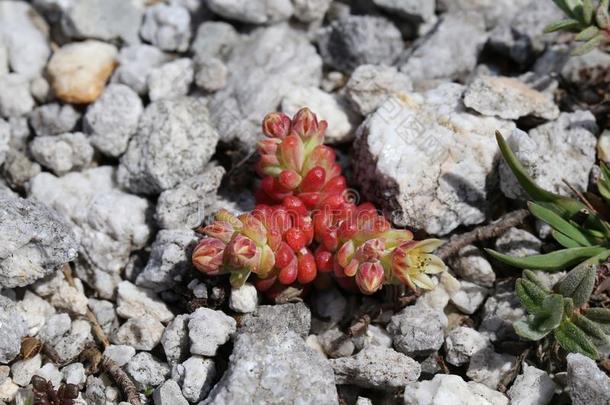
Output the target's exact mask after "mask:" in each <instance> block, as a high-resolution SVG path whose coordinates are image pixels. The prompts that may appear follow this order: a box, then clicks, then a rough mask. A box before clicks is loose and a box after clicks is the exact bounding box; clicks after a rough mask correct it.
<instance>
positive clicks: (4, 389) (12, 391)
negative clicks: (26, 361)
mask: <svg viewBox="0 0 610 405" xmlns="http://www.w3.org/2000/svg"><path fill="white" fill-rule="evenodd" d="M18 391H19V386H18V385H17V384H15V383H14V382H13V380H11V379H10V378H7V379H6V380H4V382H2V383H0V401H6V402H7V403H9V402H11V401H12V400H13V399H15V396H16V395H17V392H18Z"/></svg>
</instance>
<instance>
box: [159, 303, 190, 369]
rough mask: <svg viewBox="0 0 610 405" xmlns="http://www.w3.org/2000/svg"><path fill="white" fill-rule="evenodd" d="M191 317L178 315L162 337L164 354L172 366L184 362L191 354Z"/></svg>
mask: <svg viewBox="0 0 610 405" xmlns="http://www.w3.org/2000/svg"><path fill="white" fill-rule="evenodd" d="M189 318H190V315H188V314H181V315H177V316H176V317H175V318H174V319H173V320H172V321H171V322H170V323H169V324H168V325H167V328H165V331H164V332H163V336H161V345H163V352H164V353H165V357H166V358H167V361H168V362H169V364H170V365H174V364H177V363H180V362H181V361H183V360H184V359H185V358H186V356H187V355H188V353H189V335H188V333H189V332H188V321H189Z"/></svg>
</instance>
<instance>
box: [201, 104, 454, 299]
mask: <svg viewBox="0 0 610 405" xmlns="http://www.w3.org/2000/svg"><path fill="white" fill-rule="evenodd" d="M326 126H327V124H326V122H325V121H318V119H317V118H316V116H315V114H313V113H312V112H311V111H310V110H309V109H307V108H304V109H302V110H300V111H299V112H297V114H296V115H295V116H294V118H293V119H290V118H289V117H288V116H286V115H284V114H281V113H272V114H268V115H267V116H266V117H265V119H264V121H263V132H264V134H265V135H266V136H267V137H268V138H267V139H265V140H262V141H261V142H260V143H259V147H258V151H259V154H260V160H259V161H258V164H257V171H258V172H259V174H260V175H261V176H262V177H263V179H262V181H261V186H260V189H259V190H258V192H257V194H256V197H257V201H258V203H259V204H258V205H257V206H256V207H255V209H254V210H253V211H252V212H250V213H246V214H242V215H239V216H234V215H232V214H230V213H229V212H228V211H226V210H220V211H218V213H217V214H216V218H215V221H214V222H212V223H211V224H209V225H207V226H205V227H203V228H201V230H200V231H201V233H203V234H205V235H206V236H207V237H205V238H203V239H202V240H201V241H200V242H199V243H198V245H197V246H196V247H195V249H194V250H193V256H192V260H193V264H194V265H195V267H196V268H197V269H198V270H199V271H200V272H202V273H204V274H206V275H208V276H216V275H222V274H229V275H230V282H231V284H232V285H233V286H234V287H239V286H241V285H243V283H245V281H246V280H247V279H248V278H250V277H251V276H252V279H253V281H254V282H255V285H256V287H257V288H258V289H259V290H260V291H263V292H273V291H277V290H278V288H279V289H281V288H286V287H288V286H291V285H295V284H296V285H299V286H305V285H307V284H310V283H312V282H313V281H315V280H316V278H317V276H318V275H319V274H320V273H327V274H328V275H334V276H335V279H336V280H337V282H338V283H339V284H340V285H342V286H343V287H345V288H351V289H353V288H357V289H359V290H360V291H361V292H362V293H364V294H373V293H374V292H376V291H378V290H379V289H380V288H381V286H382V285H383V284H406V285H408V286H409V287H411V288H413V289H416V288H426V289H430V288H433V287H434V283H433V282H432V280H431V279H430V278H429V277H428V276H427V274H434V273H439V272H442V271H444V270H445V265H444V264H443V262H442V261H441V260H440V259H439V258H437V257H436V256H434V255H432V252H433V250H434V249H435V248H436V247H438V246H439V244H440V241H436V240H425V241H421V242H417V241H414V240H413V234H412V233H411V232H410V231H408V230H399V229H393V228H392V227H391V225H390V223H389V222H388V221H387V219H386V218H385V217H383V215H380V214H379V213H378V212H377V210H376V209H375V207H374V206H373V205H372V204H370V203H365V204H361V205H358V206H357V205H356V204H354V203H353V202H351V201H349V200H348V199H347V198H346V193H345V191H346V184H345V178H344V177H343V176H342V175H341V167H340V166H339V165H338V164H337V162H336V161H335V153H334V151H333V150H332V149H331V148H330V147H328V146H326V145H324V144H323V141H324V132H325V130H326Z"/></svg>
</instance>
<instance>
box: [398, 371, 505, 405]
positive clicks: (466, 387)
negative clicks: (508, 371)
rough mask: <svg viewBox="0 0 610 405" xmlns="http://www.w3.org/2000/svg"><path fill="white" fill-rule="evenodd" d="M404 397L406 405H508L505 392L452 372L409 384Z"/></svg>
mask: <svg viewBox="0 0 610 405" xmlns="http://www.w3.org/2000/svg"><path fill="white" fill-rule="evenodd" d="M404 399H405V402H404V403H405V405H445V404H455V405H458V404H459V405H470V404H472V405H474V404H476V405H508V398H506V397H505V396H504V395H503V394H501V393H499V392H497V391H493V390H490V389H489V388H487V387H485V386H483V385H481V384H477V383H473V382H472V381H471V382H469V383H468V384H467V383H466V382H464V380H463V379H462V377H460V376H457V375H450V374H437V375H435V376H434V378H433V379H432V380H430V381H421V382H415V383H411V384H409V385H407V386H406V388H405V392H404Z"/></svg>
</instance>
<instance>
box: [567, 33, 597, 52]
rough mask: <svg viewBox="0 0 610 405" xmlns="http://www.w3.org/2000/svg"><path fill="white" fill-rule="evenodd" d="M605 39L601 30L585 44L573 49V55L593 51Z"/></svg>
mask: <svg viewBox="0 0 610 405" xmlns="http://www.w3.org/2000/svg"><path fill="white" fill-rule="evenodd" d="M603 41H604V35H603V34H602V33H601V32H600V33H598V34H597V35H596V36H594V37H593V38H591V39H589V40H588V41H587V42H585V43H584V44H583V45H581V46H579V47H578V48H576V49H574V50H573V51H572V56H581V55H584V54H585V53H588V52H591V51H592V50H593V49H595V48H597V47H598V46H599V45H600V44H601V43H602V42H603Z"/></svg>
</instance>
